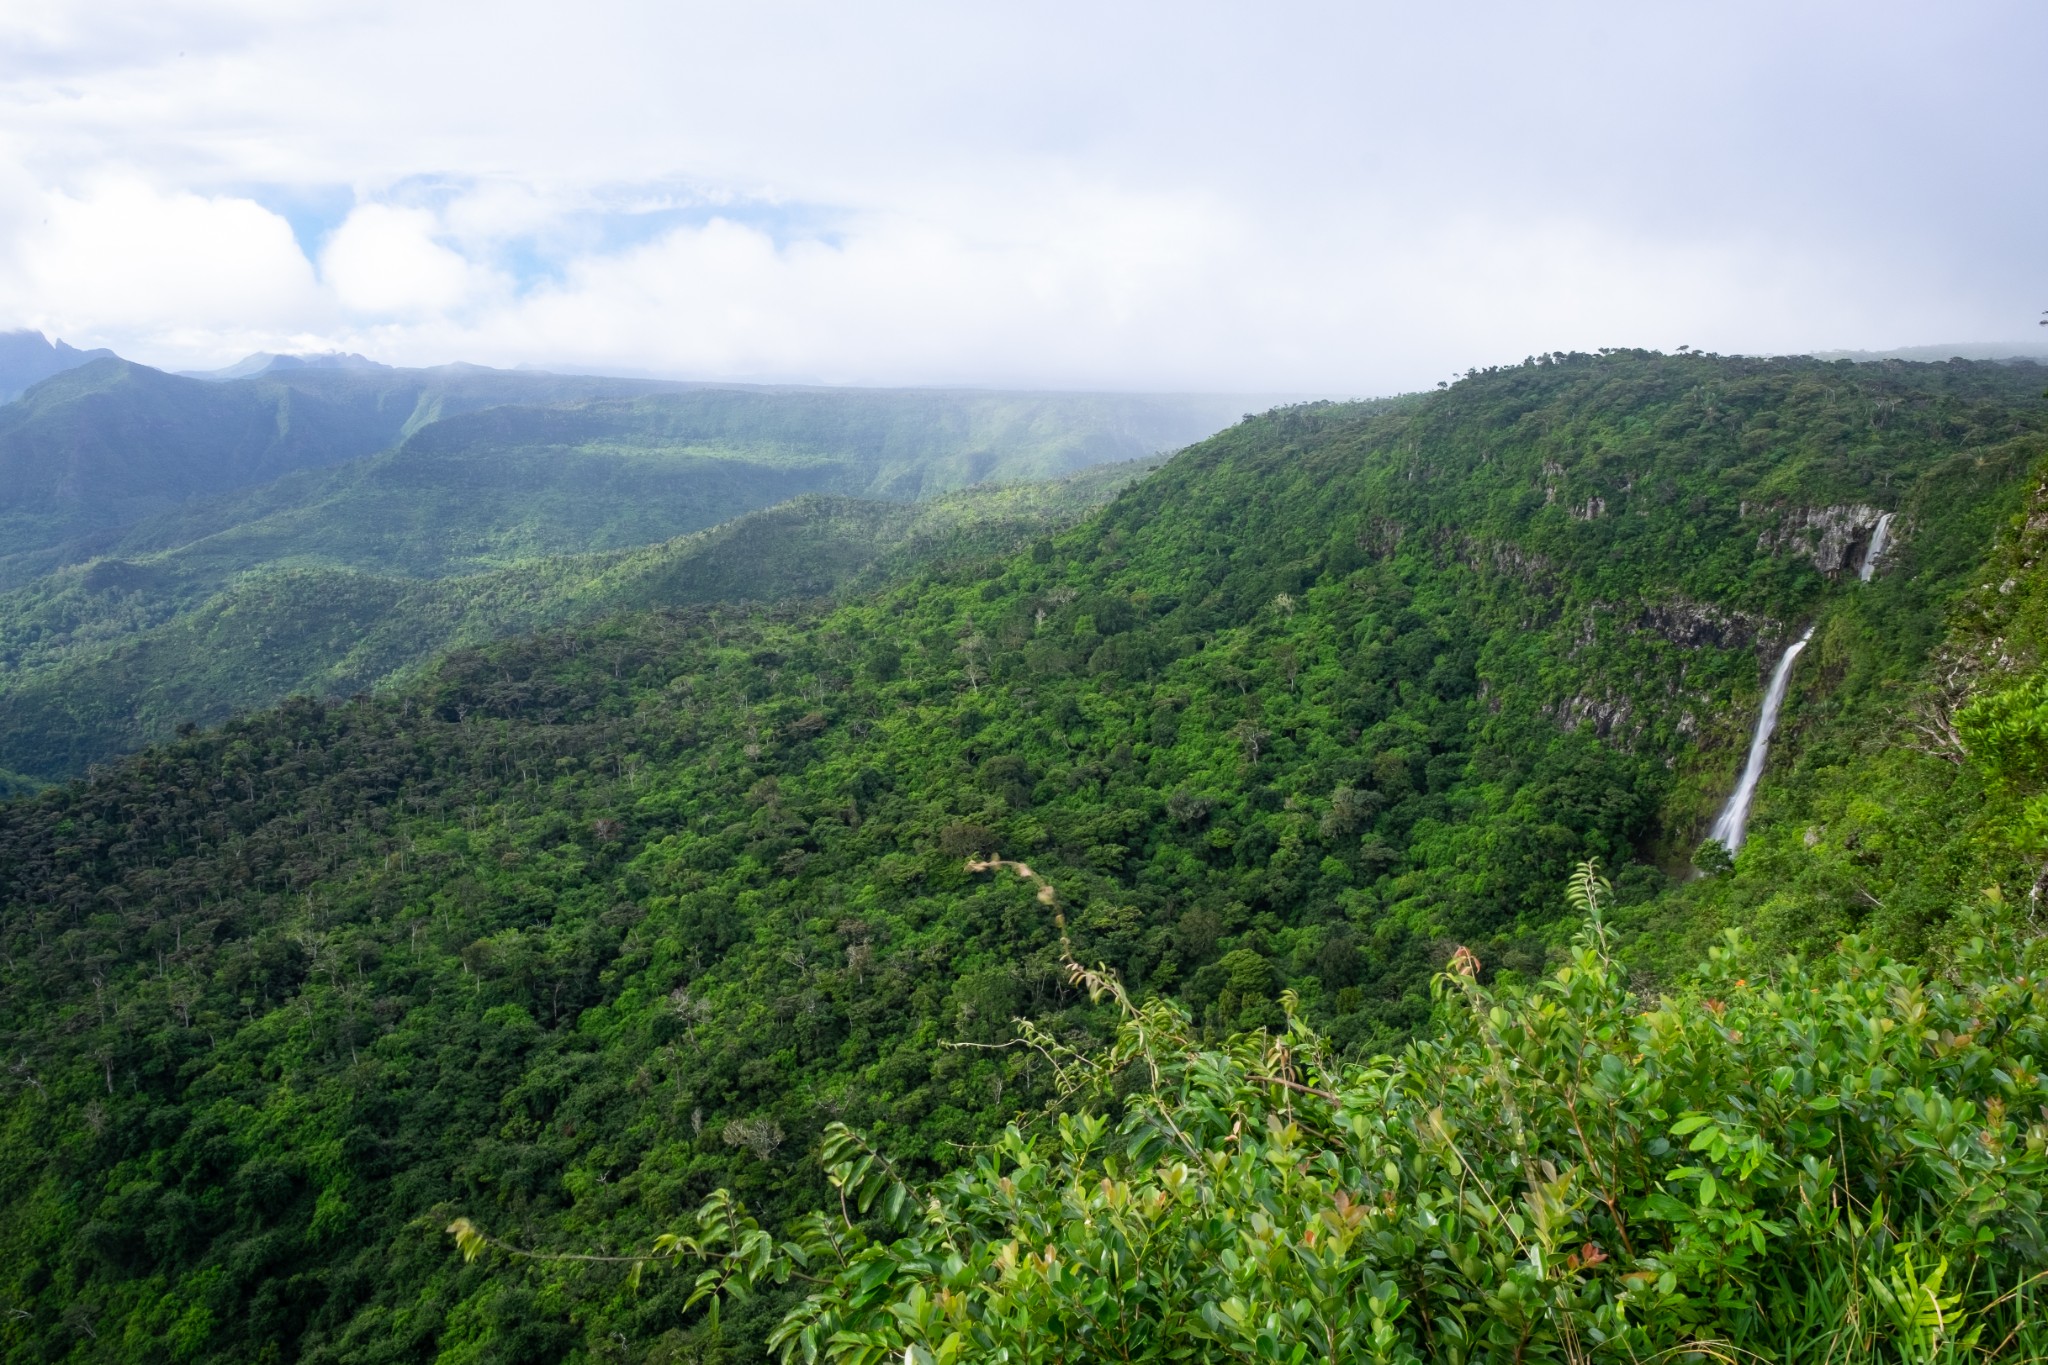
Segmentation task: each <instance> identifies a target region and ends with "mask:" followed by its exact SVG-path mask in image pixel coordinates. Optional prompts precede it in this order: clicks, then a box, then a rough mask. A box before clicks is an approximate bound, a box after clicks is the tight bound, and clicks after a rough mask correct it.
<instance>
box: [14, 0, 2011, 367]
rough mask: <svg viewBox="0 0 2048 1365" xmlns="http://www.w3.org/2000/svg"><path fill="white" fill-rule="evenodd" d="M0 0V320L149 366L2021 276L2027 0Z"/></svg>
mask: <svg viewBox="0 0 2048 1365" xmlns="http://www.w3.org/2000/svg"><path fill="white" fill-rule="evenodd" d="M9 8H10V9H13V11H14V16H15V17H13V18H12V19H9V18H8V17H6V16H4V15H0V42H7V43H11V44H12V46H11V49H10V56H9V59H8V60H7V61H6V62H5V63H4V64H0V325H6V324H7V323H9V322H11V321H17V320H18V321H24V322H36V323H45V322H47V324H48V325H52V326H55V327H58V328H61V329H64V330H65V331H66V334H67V335H70V334H71V333H72V332H76V331H78V330H80V329H83V328H87V327H90V328H92V329H96V330H95V331H94V333H93V338H97V339H100V340H105V341H109V342H111V343H112V344H115V345H116V346H117V347H123V348H126V349H129V350H130V351H131V352H133V353H135V354H137V355H138V356H139V357H140V358H144V359H152V360H162V361H165V362H167V363H198V362H200V361H201V360H205V359H212V358H214V357H216V356H218V355H220V354H221V353H223V352H225V351H227V350H229V349H230V348H231V347H234V346H238V345H242V344H244V343H245V342H246V341H247V340H248V339H249V338H251V337H255V336H259V335H260V336H277V337H284V336H294V337H298V336H304V337H312V338H316V339H317V341H318V342H319V343H320V344H333V345H342V346H346V347H348V348H350V349H358V350H364V351H366V352H369V353H372V354H378V355H380V356H381V357H382V358H386V359H391V360H397V361H415V362H417V361H441V360H449V359H458V358H469V359H477V360H483V361H487V362H496V363H518V362H528V363H550V362H554V363H576V364H582V365H589V366H608V367H622V368H633V369H637V370H660V371H668V372H674V373H684V374H699V375H707V376H708V375H729V376H734V377H746V378H758V379H793V380H820V379H835V378H836V379H855V380H860V381H863V382H917V381H941V380H942V381H948V382H987V383H1088V384H1097V385H1122V384H1140V383H1142V384H1147V385H1172V386H1182V385H1186V386H1209V387H1215V386H1231V387H1239V386H1260V387H1275V386H1277V387H1296V388H1304V389H1307V388H1315V389H1332V388H1334V389H1340V390H1346V391H1361V392H1371V391H1384V390H1387V389H1391V388H1398V387H1403V386H1407V385H1411V384H1417V383H1426V382H1431V381H1433V380H1434V379H1436V378H1438V377H1442V376H1443V375H1446V374H1448V373H1449V372H1450V371H1451V370H1453V369H1462V368H1464V367H1465V366H1466V365H1468V364H1483V363H1488V362H1490V361H1494V360H1500V359H1518V358H1519V357H1520V356H1521V355H1522V354H1524V353H1526V352H1528V351H1531V350H1539V349H1555V348H1559V347H1567V346H1576V347H1581V348H1583V347H1587V346H1592V345H1605V344H1645V345H1659V346H1667V347H1668V346H1672V345H1676V344H1678V343H1679V342H1688V343H1691V344H1694V345H1699V346H1707V347H1713V348H1717V349H1722V350H1740V351H1764V350H1777V349H1796V348H1803V347H1810V346H1825V345H1864V346H1884V345H1892V344H1899V343H1903V342H1911V341H1929V340H1937V339H1940V340H1968V339H1973V338H1991V337H1997V336H2001V335H2002V336H2015V335H2024V334H2026V333H2028V332H2030V331H2032V328H2031V326H2030V321H2031V318H2032V315H2033V312H2034V311H2035V310H2036V309H2038V308H2040V307H2042V306H2048V258H2043V257H2042V256H2041V254H2040V252H2039V251H2038V238H2039V233H2040V231H2041V227H2042V222H2043V219H2044V217H2048V182H2043V181H2042V180H2041V179H2040V177H2031V176H2026V175H2021V174H2017V173H2015V172H2014V171H2013V169H2012V168H2013V167H2015V166H2025V165H2033V164H2039V163H2040V162H2041V161H2042V160H2044V159H2048V124H2044V122H2043V121H2042V120H2040V119H2039V118H2038V117H2037V115H2036V112H2035V110H2034V108H2033V101H2034V96H2033V91H2034V88H2035V86H2036V84H2037V82H2036V81H2035V79H2034V77H2033V75H2032V73H2031V72H2030V71H2028V70H2027V69H2026V65H2027V62H2028V61H2029V60H2030V58H2031V54H2032V53H2033V52H2035V51H2038V50H2039V49H2040V47H2041V45H2042V43H2041V40H2042V39H2043V38H2048V11H2043V10H2041V9H2039V8H2038V7H2037V6H2033V5H2029V4H2027V3H2025V0H1982V2H1981V3H1975V4H1971V5H1968V6H1963V7H1949V8H1946V9H1942V10H1931V9H1927V8H1925V7H1920V6H1912V5H1907V4H1905V3H1904V2H1903V0H1898V2H1897V3H1892V2H1891V0H1875V3H1869V2H1859V3H1855V4H1850V3H1848V0H1822V3H1819V4H1816V5H1814V6H1811V7H1808V8H1806V9H1796V10H1794V11H1786V10H1784V9H1783V8H1782V7H1781V6H1775V5H1770V4H1767V3H1764V2H1763V0H1730V3H1729V4H1728V5H1725V6H1722V7H1720V8H1719V9H1717V10H1715V11H1714V12H1712V13H1711V14H1709V13H1707V12H1706V11H1665V10H1657V9H1655V8H1654V7H1649V8H1646V7H1642V6H1639V5H1630V4H1625V3H1621V2H1620V0H1614V3H1602V2H1589V0H1576V2H1575V0H1566V2H1565V3H1560V4H1557V5H1554V6H1542V7H1535V8H1531V7H1528V6H1525V5H1516V4H1508V3H1501V4H1498V5H1492V6H1489V5H1484V4H1482V5H1480V6H1479V7H1477V8H1476V9H1475V8H1472V7H1465V8H1463V9H1455V10H1448V9H1443V8H1441V7H1439V8H1437V9H1430V8H1429V7H1417V6H1411V5H1396V4H1391V3H1388V4H1378V5H1375V4H1364V5H1356V4H1346V5H1323V4H1315V3H1281V4H1277V5H1273V6H1266V7H1259V8H1256V9H1253V8H1243V7H1228V6H1204V5H1201V4H1196V5H1194V6H1188V5H1171V6H1169V5H1165V4H1163V3H1153V4H1136V5H1129V6H1108V7H1105V6H1100V5H1083V4H1080V3H1078V0H1075V2H1074V3H1067V2H1066V0H1049V2H1048V3H1047V4H1045V5H1039V6H1030V7H1010V8H1000V7H997V8H990V7H979V8H976V7H958V6H939V5H930V4H912V3H894V2H893V0H876V3H873V4H865V5H862V6H858V7H847V6H843V5H833V4H824V3H789V2H787V0H763V3H760V4H756V5H747V6H730V5H712V4H708V3H694V4H693V3H682V4H669V3H653V2H652V0H589V3H586V4H582V5H579V6H577V7H575V8H574V9H573V10H564V9H563V8H561V7H560V6H556V5H550V4H546V3H543V2H542V0H503V3H498V4H493V5H491V6H489V7H484V6H481V5H472V4H462V3H446V2H445V0H444V2H443V3H432V2H429V0H416V2H414V3H400V0H347V2H346V3H344V2H343V0H322V2H321V3H318V4H310V5H303V6H300V5H295V6H285V7H278V6H274V5H262V4H258V3H256V2H255V0H95V3H93V4H91V5H87V4H86V3H85V0H24V4H23V5H22V6H21V7H19V8H15V7H9ZM23 16H26V17H23ZM10 25H11V27H10ZM455 53H459V54H461V60H459V61H457V60H451V56H450V54H455ZM1929 166H1939V167H1940V168H1941V172H1940V173H1941V182H1940V184H1939V185H1938V187H1937V188H1935V189H1933V190H1930V189H1929V188H1928V182H1927V181H1926V179H1925V174H1924V172H1923V170H1921V169H1918V168H1925V167H1929ZM110 187H126V188H110ZM302 192H303V193H304V194H305V195H309V196H312V197H313V198H315V199H318V198H319V197H320V196H326V199H325V200H323V201H322V202H328V203H331V202H333V200H334V199H335V197H336V196H337V195H338V196H339V198H340V202H341V204H342V206H343V208H345V209H348V210H349V211H348V212H346V213H345V215H343V217H342V220H341V221H339V222H337V221H336V220H335V218H334V216H333V214H332V212H331V211H330V212H329V213H328V216H327V217H325V218H322V219H321V220H320V221H318V222H313V223H311V224H309V223H307V222H304V221H301V222H300V238H301V239H302V240H306V241H317V242H319V243H320V245H319V247H318V251H319V270H318V271H317V273H316V272H315V271H314V270H313V268H312V266H311V265H310V264H309V263H307V262H306V261H305V259H304V257H303V255H302V254H301V253H300V252H299V251H298V248H297V246H296V245H295V244H293V243H292V242H290V241H289V240H288V239H289V234H288V233H286V232H285V231H284V229H283V224H282V220H281V219H278V218H276V217H275V215H269V214H268V212H267V210H263V209H261V208H259V207H258V206H257V204H256V203H255V202H254V200H255V199H262V200H263V201H264V202H266V203H273V204H276V203H284V202H286V201H288V200H290V199H291V198H292V196H293V195H294V194H300V193H302ZM122 194H125V195H128V196H129V197H130V198H131V199H134V200H136V201H137V202H140V203H144V204H145V205H146V206H147V207H146V211H143V212H129V213H126V214H125V215H124V214H122V213H119V212H117V211H115V209H114V208H113V207H107V206H111V205H113V204H114V202H115V200H116V199H117V198H118V197H119V196H120V195H122ZM64 205H69V206H71V208H69V209H65V210H63V212H64V213H68V214H70V215H71V216H70V218H69V219H67V221H71V222H74V223H75V225H76V227H75V230H70V231H67V233H64V234H58V235H57V236H56V237H53V236H52V235H51V234H50V233H49V232H47V231H45V225H44V221H43V220H44V218H45V217H46V216H48V215H47V214H46V212H45V208H46V207H47V206H60V207H61V206H64ZM195 205H197V206H203V209H204V211H203V212H202V211H201V209H200V208H195V207H194V206H195ZM350 205H352V206H353V207H352V208H350ZM92 206H102V207H92ZM650 209H658V210H661V213H659V214H654V215H650V214H648V213H647V212H646V211H647V210H650ZM88 210H89V211H88ZM60 216H62V215H61V214H60ZM158 223H161V224H162V227H161V229H160V230H159V229H156V228H155V225H156V224H158ZM137 224H143V225H145V227H143V228H138V227H137V226H136V225H137ZM138 232H141V233H142V235H144V236H149V237H151V240H147V241H144V240H139V239H138V237H137V233H138ZM95 234H97V235H96V236H95ZM88 239H92V240H98V241H100V242H101V244H102V245H101V248H100V252H101V254H106V253H107V252H116V251H118V252H119V253H120V254H121V256H122V259H123V260H124V261H125V262H126V263H127V264H126V265H124V266H123V267H122V269H125V270H128V271H129V273H128V274H127V275H124V276H122V277H121V278H120V279H119V280H118V281H114V280H111V279H110V278H100V277H96V276H94V275H93V274H92V272H91V270H90V268H89V267H88V266H87V265H86V264H84V262H86V261H88V260H89V259H91V258H92V256H93V254H94V252H93V250H92V249H89V248H87V247H85V246H82V245H78V244H79V243H84V242H86V241H87V240H88ZM117 240H118V241H119V242H120V243H124V244H126V245H125V246H123V247H118V248H117V247H116V245H115V243H116V241H117ZM223 259H229V260H233V261H236V262H239V263H240V265H239V269H238V270H235V271H226V270H224V269H223V268H222V266H221V262H222V261H223ZM252 281H262V282H263V283H261V284H260V285H257V284H252ZM93 338H81V337H77V336H74V337H73V339H74V340H79V339H93ZM202 353H203V354H202Z"/></svg>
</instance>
